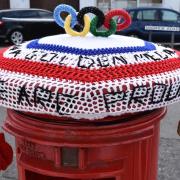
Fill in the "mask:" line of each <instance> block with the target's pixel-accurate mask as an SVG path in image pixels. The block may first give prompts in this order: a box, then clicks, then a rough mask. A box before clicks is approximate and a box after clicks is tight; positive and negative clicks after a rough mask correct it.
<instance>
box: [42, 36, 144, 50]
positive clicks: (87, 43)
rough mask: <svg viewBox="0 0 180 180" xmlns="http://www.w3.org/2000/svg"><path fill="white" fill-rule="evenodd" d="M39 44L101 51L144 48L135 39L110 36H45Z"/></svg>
mask: <svg viewBox="0 0 180 180" xmlns="http://www.w3.org/2000/svg"><path fill="white" fill-rule="evenodd" d="M39 43H40V44H51V45H62V46H66V47H74V48H82V49H99V48H100V49H101V48H114V47H134V46H137V47H141V46H144V45H145V44H144V41H143V40H141V39H137V38H132V37H127V36H121V35H111V36H110V37H108V38H104V37H95V36H93V35H92V34H88V35H87V36H86V38H84V37H77V36H70V35H67V34H61V35H55V36H47V37H44V38H41V39H40V40H39Z"/></svg>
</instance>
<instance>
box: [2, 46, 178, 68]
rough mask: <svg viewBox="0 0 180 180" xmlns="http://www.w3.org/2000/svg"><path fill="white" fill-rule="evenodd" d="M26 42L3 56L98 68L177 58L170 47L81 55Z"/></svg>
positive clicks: (7, 51) (74, 66) (72, 66)
mask: <svg viewBox="0 0 180 180" xmlns="http://www.w3.org/2000/svg"><path fill="white" fill-rule="evenodd" d="M26 46H27V43H25V44H22V45H21V46H17V47H11V48H9V49H8V50H6V51H5V52H4V54H3V57H5V58H8V59H10V60H11V59H21V60H28V61H33V62H42V63H49V64H56V65H61V66H67V67H71V68H77V67H78V68H83V69H100V68H103V67H115V66H124V65H126V64H141V63H147V62H155V61H165V60H167V59H170V58H178V55H177V54H176V53H174V54H173V53H172V54H171V53H170V54H169V53H168V52H167V51H171V52H173V51H172V49H169V48H164V47H161V46H157V50H155V51H149V52H145V51H144V52H136V53H121V54H109V55H96V56H81V55H75V54H67V53H66V54H65V53H60V52H52V51H47V50H36V49H28V48H26Z"/></svg>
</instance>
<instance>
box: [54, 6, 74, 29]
mask: <svg viewBox="0 0 180 180" xmlns="http://www.w3.org/2000/svg"><path fill="white" fill-rule="evenodd" d="M62 12H68V13H69V14H70V15H71V16H72V21H71V27H72V28H73V27H74V26H75V25H76V23H77V16H76V10H75V9H74V8H73V7H71V6H69V5H66V4H61V5H59V6H57V7H56V8H55V9H54V19H55V21H56V23H57V24H58V25H59V26H61V27H62V28H64V20H63V19H62V18H61V13H62Z"/></svg>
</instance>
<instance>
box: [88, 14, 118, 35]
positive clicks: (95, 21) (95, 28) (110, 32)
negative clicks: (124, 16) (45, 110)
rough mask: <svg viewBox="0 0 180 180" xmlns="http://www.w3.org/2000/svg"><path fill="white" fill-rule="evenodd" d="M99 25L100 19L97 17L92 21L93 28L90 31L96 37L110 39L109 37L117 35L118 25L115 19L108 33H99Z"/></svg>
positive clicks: (111, 22)
mask: <svg viewBox="0 0 180 180" xmlns="http://www.w3.org/2000/svg"><path fill="white" fill-rule="evenodd" d="M97 24H98V17H97V16H96V17H94V18H93V19H92V21H91V27H90V31H91V33H92V34H93V35H94V36H102V37H108V36H110V35H112V34H114V33H116V29H117V24H116V22H115V20H113V19H111V21H110V29H109V30H107V31H98V30H97Z"/></svg>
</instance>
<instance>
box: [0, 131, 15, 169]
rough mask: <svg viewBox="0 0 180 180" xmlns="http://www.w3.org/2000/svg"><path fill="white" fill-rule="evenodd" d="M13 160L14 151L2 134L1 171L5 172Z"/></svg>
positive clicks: (0, 137) (0, 140) (0, 148)
mask: <svg viewBox="0 0 180 180" xmlns="http://www.w3.org/2000/svg"><path fill="white" fill-rule="evenodd" d="M12 160H13V150H12V148H11V146H10V145H9V144H8V143H6V141H5V138H4V134H3V133H0V170H5V169H6V168H7V167H8V166H9V165H10V164H11V162H12Z"/></svg>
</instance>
